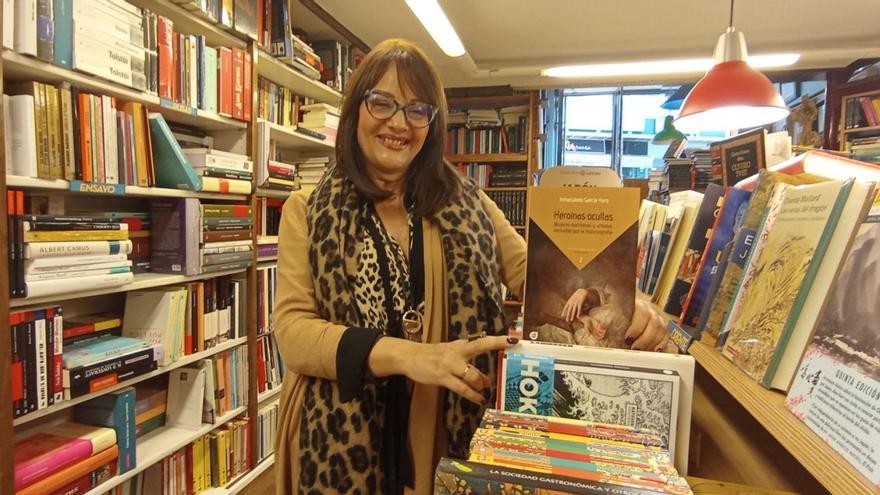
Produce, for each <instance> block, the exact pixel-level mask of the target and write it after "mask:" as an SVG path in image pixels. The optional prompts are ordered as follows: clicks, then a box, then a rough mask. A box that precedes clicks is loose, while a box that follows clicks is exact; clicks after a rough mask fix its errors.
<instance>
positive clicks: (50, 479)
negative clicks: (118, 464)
mask: <svg viewBox="0 0 880 495" xmlns="http://www.w3.org/2000/svg"><path fill="white" fill-rule="evenodd" d="M118 455H119V448H118V447H117V446H116V445H113V446H112V447H110V448H109V449H105V450H103V451H101V452H99V453H97V454H95V455H93V456H91V457H87V458H85V459H83V460H82V461H80V462H77V463H76V464H72V465H70V466H68V467H66V468H64V469H62V470H61V471H58V472H56V473H54V474H52V475H50V476H46V477H45V478H42V479H41V480H40V481H37V482H36V483H34V484H32V485H29V486H27V487H25V488H23V489H22V490H19V491H17V492H15V495H42V494H44V493H50V492H52V491H54V490H57V489H59V488H61V487H63V486H66V485H68V484H70V483H72V482H74V481H76V480H78V479H79V478H82V477H83V476H85V475H87V474H89V473H91V472H92V471H95V470H96V469H99V468H101V467H102V466H105V465H107V464H109V463H111V462H114V461H115V460H116V457H117V456H118Z"/></svg>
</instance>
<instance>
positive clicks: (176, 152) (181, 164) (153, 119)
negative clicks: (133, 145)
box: [148, 113, 202, 191]
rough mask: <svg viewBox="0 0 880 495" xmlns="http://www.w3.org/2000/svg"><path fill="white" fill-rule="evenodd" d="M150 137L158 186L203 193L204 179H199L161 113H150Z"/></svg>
mask: <svg viewBox="0 0 880 495" xmlns="http://www.w3.org/2000/svg"><path fill="white" fill-rule="evenodd" d="M148 119H149V121H150V137H151V141H152V145H153V167H154V168H155V172H156V186H157V187H167V188H171V189H186V190H188V191H201V190H202V179H201V177H199V176H198V175H197V174H196V172H195V170H193V168H192V165H191V164H190V163H189V160H187V159H186V155H184V154H183V150H181V149H180V144H178V142H177V139H175V137H174V134H172V133H171V129H170V128H169V127H168V123H167V122H165V117H163V116H162V114H161V113H150V114H149V116H148Z"/></svg>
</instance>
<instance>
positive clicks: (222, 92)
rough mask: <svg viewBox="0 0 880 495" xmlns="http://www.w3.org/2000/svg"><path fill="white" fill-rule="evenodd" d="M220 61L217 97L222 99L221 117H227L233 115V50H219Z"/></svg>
mask: <svg viewBox="0 0 880 495" xmlns="http://www.w3.org/2000/svg"><path fill="white" fill-rule="evenodd" d="M217 56H218V57H219V59H220V63H219V64H218V65H219V67H220V68H219V73H218V74H217V95H218V97H219V99H220V102H219V105H218V107H219V110H220V115H225V116H227V117H229V116H231V115H232V77H233V74H232V50H230V49H229V48H227V47H225V46H221V47H220V48H218V49H217Z"/></svg>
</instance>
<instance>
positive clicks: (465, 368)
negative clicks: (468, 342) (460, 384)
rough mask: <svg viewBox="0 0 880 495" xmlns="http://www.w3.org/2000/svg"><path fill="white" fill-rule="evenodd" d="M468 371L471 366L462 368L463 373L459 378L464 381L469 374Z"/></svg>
mask: <svg viewBox="0 0 880 495" xmlns="http://www.w3.org/2000/svg"><path fill="white" fill-rule="evenodd" d="M470 370H471V365H467V366H465V367H464V372H463V373H462V374H461V378H462V379H464V377H466V376H467V374H468V372H470Z"/></svg>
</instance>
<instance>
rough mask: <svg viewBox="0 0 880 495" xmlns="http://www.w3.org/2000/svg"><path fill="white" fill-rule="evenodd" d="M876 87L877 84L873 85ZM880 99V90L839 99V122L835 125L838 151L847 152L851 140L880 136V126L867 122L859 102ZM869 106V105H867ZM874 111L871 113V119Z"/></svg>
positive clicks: (874, 113) (844, 96)
mask: <svg viewBox="0 0 880 495" xmlns="http://www.w3.org/2000/svg"><path fill="white" fill-rule="evenodd" d="M874 86H875V87H876V86H877V83H875V84H874ZM878 98H880V89H871V90H868V91H860V92H857V93H851V94H847V95H843V96H841V97H840V120H839V121H838V123H837V135H838V136H839V143H838V149H839V150H840V151H845V152H849V151H850V144H851V141H852V140H853V139H858V138H868V137H874V136H880V125H878V123H877V122H876V121H874V122H873V124H874V125H871V124H872V122H869V120H868V116H867V115H866V113H865V109H864V108H863V107H862V103H861V100H862V99H866V100H868V101H869V102H870V101H871V100H875V99H878ZM868 104H869V105H870V103H868ZM874 115H876V110H874V111H873V112H872V117H873V116H874Z"/></svg>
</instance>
